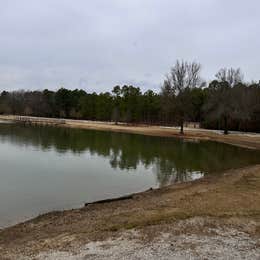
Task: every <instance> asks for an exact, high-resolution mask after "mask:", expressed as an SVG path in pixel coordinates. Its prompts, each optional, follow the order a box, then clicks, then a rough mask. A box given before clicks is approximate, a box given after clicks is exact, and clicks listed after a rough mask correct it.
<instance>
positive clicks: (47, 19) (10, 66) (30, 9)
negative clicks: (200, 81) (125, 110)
mask: <svg viewBox="0 0 260 260" xmlns="http://www.w3.org/2000/svg"><path fill="white" fill-rule="evenodd" d="M259 9H260V2H259V1H258V0H251V1H247V2H246V1H243V0H229V1H225V0H183V1H175V0H161V1H158V0H142V1H140V0H131V1H130V0H129V1H127V0H125V1H122V0H96V1H85V0H76V1H70V0H45V1H40V0H23V1H20V0H8V1H6V0H0V37H1V38H0V89H1V90H3V89H8V90H11V89H21V88H24V89H43V88H51V89H57V88H58V87H60V86H64V87H67V88H84V89H86V90H87V91H97V92H99V91H106V90H110V89H111V88H112V87H113V86H114V85H116V84H124V83H133V84H136V85H139V86H140V87H141V88H142V89H143V90H145V89H147V88H152V89H159V86H160V83H161V82H162V80H163V77H164V75H165V73H166V72H167V71H168V70H169V68H170V66H171V65H172V64H174V62H175V60H176V59H187V60H197V61H199V62H200V63H201V64H202V65H203V71H202V73H203V76H204V78H206V79H209V78H212V77H213V76H214V74H215V73H216V71H217V70H218V69H219V68H220V67H223V66H227V67H228V66H234V67H241V68H242V70H243V71H244V74H245V75H246V79H247V80H252V79H255V80H259V79H260V76H259V67H260V55H259V46H260V37H259V35H260V19H259Z"/></svg>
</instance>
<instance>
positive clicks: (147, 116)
mask: <svg viewBox="0 0 260 260" xmlns="http://www.w3.org/2000/svg"><path fill="white" fill-rule="evenodd" d="M200 69H201V66H200V64H198V63H195V62H193V63H188V62H184V61H177V62H176V64H175V65H174V66H173V67H172V68H171V70H170V72H169V73H168V74H167V76H166V78H165V80H164V83H163V85H162V87H161V91H160V93H155V92H153V91H152V90H148V91H146V92H142V91H141V90H140V88H138V87H134V86H128V85H124V86H115V87H114V88H113V89H112V91H111V92H105V93H99V94H97V93H95V92H94V93H87V92H86V91H84V90H78V89H75V90H69V89H65V88H61V89H59V90H58V91H51V90H47V89H46V90H43V91H23V90H21V91H13V92H7V91H3V92H2V93H1V96H0V113H1V114H14V115H27V116H41V117H61V118H73V119H86V120H99V121H113V122H115V123H117V122H126V123H131V124H137V123H145V124H160V125H179V126H181V132H182V133H183V125H184V122H185V121H193V122H200V123H201V125H202V126H203V127H206V128H214V129H224V131H225V133H228V130H239V131H255V132H260V83H250V84H248V83H245V82H244V81H243V75H242V73H241V71H240V70H239V69H232V68H231V69H221V70H220V71H219V72H218V73H217V74H216V78H215V79H214V80H213V81H211V82H210V83H209V84H208V85H207V84H206V83H205V82H204V81H203V80H202V79H201V77H200Z"/></svg>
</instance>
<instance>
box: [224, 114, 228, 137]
mask: <svg viewBox="0 0 260 260" xmlns="http://www.w3.org/2000/svg"><path fill="white" fill-rule="evenodd" d="M227 134H228V119H227V116H224V135H227Z"/></svg>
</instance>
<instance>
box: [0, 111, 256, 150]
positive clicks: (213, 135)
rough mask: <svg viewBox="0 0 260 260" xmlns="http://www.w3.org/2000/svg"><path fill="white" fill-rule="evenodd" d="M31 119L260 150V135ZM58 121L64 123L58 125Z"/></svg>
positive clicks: (77, 126) (37, 121) (43, 122)
mask: <svg viewBox="0 0 260 260" xmlns="http://www.w3.org/2000/svg"><path fill="white" fill-rule="evenodd" d="M25 118H29V119H30V120H31V122H32V123H35V124H49V125H52V124H53V125H56V126H60V127H71V128H81V129H92V130H100V131H113V132H123V133H133V134H141V135H149V136H163V137H175V138H185V139H192V140H211V141H216V142H222V143H227V144H231V145H237V146H240V147H245V148H249V149H258V150H260V133H241V132H231V133H230V134H229V135H223V134H222V131H216V130H208V129H194V128H184V135H181V134H180V133H179V128H178V127H164V126H149V125H126V124H118V125H115V124H114V123H112V122H100V121H97V122H96V121H86V120H72V119H56V118H39V117H25ZM16 119H17V116H13V115H8V116H7V115H0V120H10V121H13V120H16ZM56 120H60V121H61V122H62V123H61V124H57V121H56Z"/></svg>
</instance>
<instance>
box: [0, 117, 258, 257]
mask: <svg viewBox="0 0 260 260" xmlns="http://www.w3.org/2000/svg"><path fill="white" fill-rule="evenodd" d="M0 119H7V118H2V117H0ZM9 119H11V118H9ZM62 126H65V127H78V128H86V129H97V130H105V131H107V130H109V131H119V132H128V133H136V134H146V135H152V136H167V137H178V138H183V137H184V138H188V139H190V138H191V139H198V140H214V141H219V142H224V143H229V144H232V145H238V146H243V147H247V148H251V149H260V135H253V134H239V133H237V134H231V135H228V136H224V135H221V134H219V133H216V132H214V131H205V130H193V129H185V130H186V131H185V135H184V136H181V135H179V133H178V129H175V128H162V127H154V126H152V127H147V126H131V127H129V126H126V125H112V124H106V123H94V122H87V121H76V120H66V123H65V124H64V125H62ZM137 233H138V235H136V234H137ZM225 234H226V235H225ZM169 237H170V238H169ZM189 238H190V240H189ZM231 238H232V239H233V240H232V239H231ZM118 239H119V240H118ZM163 239H165V243H161V242H158V241H163ZM203 239H204V240H203ZM231 240H232V241H233V242H232V241H231ZM96 241H99V242H96ZM107 241H110V242H107ZM111 241H112V242H111ZM113 241H114V242H113ZM122 241H123V242H124V241H126V242H127V245H129V244H130V245H132V247H130V246H129V248H128V249H129V252H128V254H129V258H127V256H126V257H125V259H134V254H135V251H136V249H135V248H139V247H140V246H141V248H143V247H144V246H147V248H148V249H149V248H150V249H149V250H150V251H149V252H150V254H153V253H154V255H156V254H157V253H158V254H159V253H161V252H160V251H161V247H162V245H164V246H166V245H168V247H167V248H165V249H164V251H165V254H166V253H167V255H160V257H162V258H163V257H164V259H174V257H176V258H175V259H179V258H181V257H183V258H184V259H186V257H188V256H189V257H190V258H191V259H193V258H194V259H198V258H196V256H198V254H199V255H201V256H203V257H204V259H205V258H207V257H218V250H217V251H216V254H215V255H210V254H211V253H212V248H215V249H216V248H218V249H219V250H220V255H219V256H221V248H222V251H223V250H224V249H223V248H226V249H225V250H226V251H225V252H226V258H228V256H230V257H231V259H232V257H233V256H234V254H235V253H236V254H237V255H236V258H237V259H240V258H241V259H243V258H246V257H249V258H250V259H258V258H259V257H260V165H253V166H249V167H246V168H242V169H235V170H233V169H231V170H228V171H226V172H224V173H223V174H222V175H221V176H220V177H211V178H205V179H201V180H197V181H194V182H190V183H182V184H177V185H173V186H169V187H165V188H162V189H158V190H151V191H147V192H143V193H139V194H135V195H133V196H131V197H129V198H126V199H124V200H122V201H120V200H118V201H109V202H106V203H98V204H95V203H94V204H90V205H87V206H86V207H83V208H81V209H75V210H67V211H61V212H51V213H48V214H44V215H42V216H39V217H37V218H35V219H32V220H29V221H27V222H25V223H21V224H18V225H16V226H13V227H10V228H6V229H4V230H1V231H0V256H1V257H0V259H30V257H31V259H105V258H107V259H118V258H116V257H115V258H113V255H114V256H116V255H117V256H120V254H121V256H123V255H124V250H123V251H122V252H120V248H117V249H116V248H115V247H113V246H111V245H110V244H111V243H112V244H113V243H114V244H120V243H121V242H122ZM166 241H167V243H166ZM169 241H170V242H169ZM180 241H183V243H180ZM198 241H206V242H207V241H209V243H208V247H209V248H206V249H205V248H204V249H203V247H202V246H201V245H199V244H198ZM210 241H211V242H210ZM214 241H219V242H218V243H217V244H216V243H215V242H214ZM123 242H122V243H123ZM231 242H232V243H233V244H232V243H231ZM242 242H243V243H242ZM93 243H94V244H93ZM97 243H101V244H98V245H99V246H100V247H99V246H98V248H99V249H100V250H99V249H98V250H99V251H98V250H97ZM102 243H103V244H102ZM109 243H110V244H109ZM196 243H197V244H198V245H197V244H196ZM227 243H230V245H229V246H227ZM240 243H241V244H240ZM90 245H91V246H92V247H91V246H90ZM93 245H95V246H94V247H95V250H94V251H93V250H92V249H93ZM196 245H197V246H196ZM225 246H226V247H225ZM89 247H91V248H92V249H91V250H92V251H91V250H90V249H88V248H89ZM107 247H109V248H110V249H111V250H112V249H113V250H114V251H113V250H112V253H111V252H110V251H109V250H108V251H106V250H105V249H107ZM122 247H123V248H124V247H126V244H124V243H123V244H122ZM211 247H212V248H211ZM141 248H139V249H138V250H139V251H138V252H140V253H141V252H142V254H143V255H140V256H138V257H142V258H143V259H146V258H145V255H146V254H148V253H149V252H148V251H145V250H144V249H142V250H143V251H142V250H141ZM172 248H175V249H176V248H177V249H178V250H177V249H176V250H175V251H174V250H173V249H172ZM157 249H158V252H157V251H156V250H157ZM202 249H203V250H204V251H201V250H202ZM102 250H103V251H102ZM104 250H105V251H104ZM169 250H170V251H169ZM232 250H233V251H232ZM156 252H157V253H156ZM185 252H186V253H185ZM232 252H233V253H232ZM234 252H235V253H234ZM249 252H251V255H249ZM106 254H107V255H106ZM109 254H110V256H111V254H112V256H111V257H110V256H109ZM187 254H188V255H187ZM229 254H230V255H229ZM85 257H86V258H85ZM136 257H137V256H136ZM167 257H168V258H167ZM178 257H179V258H178ZM148 258H150V259H153V258H152V257H151V256H150V257H148ZM148 258H147V259H148ZM154 259H156V258H154Z"/></svg>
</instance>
